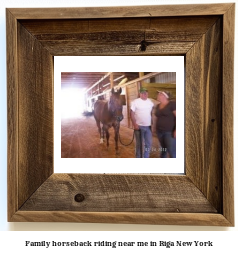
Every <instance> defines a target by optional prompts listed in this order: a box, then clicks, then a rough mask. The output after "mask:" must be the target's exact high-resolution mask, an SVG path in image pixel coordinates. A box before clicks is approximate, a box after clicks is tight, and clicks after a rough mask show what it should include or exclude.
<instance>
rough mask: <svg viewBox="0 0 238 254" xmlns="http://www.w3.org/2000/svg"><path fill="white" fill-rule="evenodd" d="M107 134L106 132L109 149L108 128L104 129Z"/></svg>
mask: <svg viewBox="0 0 238 254" xmlns="http://www.w3.org/2000/svg"><path fill="white" fill-rule="evenodd" d="M104 130H105V132H106V138H107V148H108V147H109V136H110V135H109V131H108V127H107V128H104Z"/></svg>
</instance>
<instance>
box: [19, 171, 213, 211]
mask: <svg viewBox="0 0 238 254" xmlns="http://www.w3.org/2000/svg"><path fill="white" fill-rule="evenodd" d="M46 193H47V195H45V194H46ZM78 193H79V194H83V195H84V197H85V200H84V201H83V202H80V203H78V202H76V201H75V200H74V197H75V195H76V194H78ZM20 210H21V211H24V210H27V211H63V210H64V211H88V212H96V211H98V212H122V211H123V212H125V211H129V212H135V211H136V212H152V211H153V212H175V213H176V212H182V213H191V212H200V213H216V212H217V211H216V209H214V208H213V206H211V204H210V203H209V201H207V199H206V198H205V196H204V195H203V194H202V193H201V192H200V191H199V190H198V189H197V188H196V186H194V184H193V183H192V182H191V181H190V180H189V178H188V177H186V176H161V175H160V176H158V175H157V176H156V175H108V174H107V175H104V174H54V175H52V176H51V177H50V178H49V179H48V180H46V181H45V182H44V184H43V185H41V187H40V188H39V189H38V190H37V191H36V192H35V193H34V194H33V195H32V196H31V198H30V199H29V200H27V202H26V203H25V204H24V205H23V206H22V208H21V209H20Z"/></svg>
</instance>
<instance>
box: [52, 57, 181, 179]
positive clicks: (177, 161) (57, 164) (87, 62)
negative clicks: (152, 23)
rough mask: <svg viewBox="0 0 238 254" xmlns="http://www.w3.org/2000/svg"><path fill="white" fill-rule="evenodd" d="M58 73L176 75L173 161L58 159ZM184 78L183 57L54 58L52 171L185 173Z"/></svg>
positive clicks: (153, 159) (59, 128)
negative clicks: (154, 73) (159, 73)
mask: <svg viewBox="0 0 238 254" xmlns="http://www.w3.org/2000/svg"><path fill="white" fill-rule="evenodd" d="M61 72H176V158H166V159H162V158H150V159H149V160H146V159H143V160H140V159H136V158H61V100H60V99H61ZM184 77H185V70H184V57H183V56H70V57H68V56H55V57H54V172H55V173H94V174H97V173H112V174H113V173H126V174H128V173H133V174H137V173H140V174H141V173H142V174H143V173H144V174H148V173H149V174H150V173H153V174H161V173H165V174H167V173H168V174H184V156H185V154H184V129H185V127H184V110H185V109H184V101H185V98H184V94H185V85H184V84H185V80H184ZM149 97H150V95H149ZM95 130H96V131H97V126H96V122H95ZM96 145H98V148H99V149H100V144H99V138H98V144H95V146H96ZM132 145H133V144H132ZM110 160H120V161H116V162H115V161H110ZM106 165H108V166H106Z"/></svg>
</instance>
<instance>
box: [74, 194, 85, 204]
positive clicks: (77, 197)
mask: <svg viewBox="0 0 238 254" xmlns="http://www.w3.org/2000/svg"><path fill="white" fill-rule="evenodd" d="M84 199H85V197H84V195H83V194H80V193H79V194H77V195H75V197H74V200H75V201H76V202H83V201H84Z"/></svg>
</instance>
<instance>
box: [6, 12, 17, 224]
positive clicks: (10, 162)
mask: <svg viewBox="0 0 238 254" xmlns="http://www.w3.org/2000/svg"><path fill="white" fill-rule="evenodd" d="M6 21H7V22H6V32H7V83H8V85H7V127H8V128H7V139H8V147H7V167H8V172H7V178H8V179H7V180H8V186H7V187H8V220H10V218H11V217H12V215H13V214H14V213H15V212H16V211H17V210H18V208H19V207H18V114H17V112H18V103H17V102H18V79H17V69H18V64H17V61H18V58H17V32H16V31H17V21H16V19H15V18H14V16H12V14H11V13H10V12H9V11H8V10H7V11H6Z"/></svg>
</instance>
